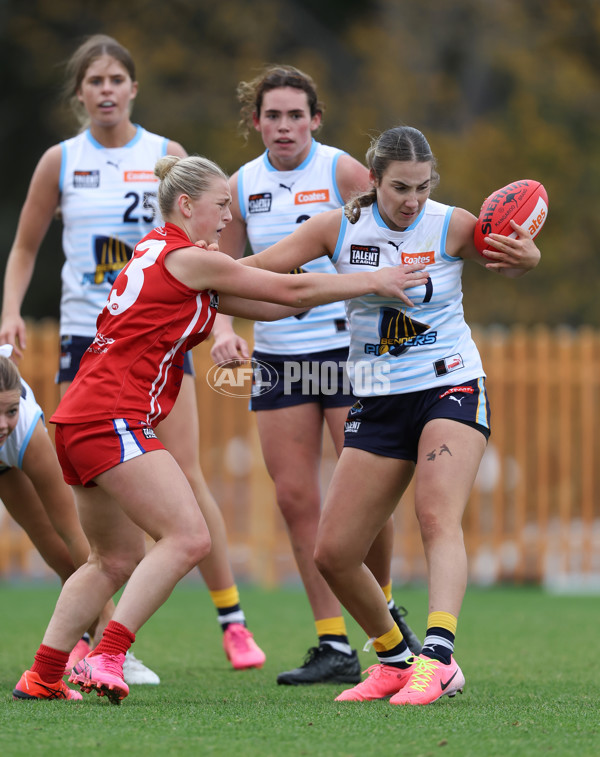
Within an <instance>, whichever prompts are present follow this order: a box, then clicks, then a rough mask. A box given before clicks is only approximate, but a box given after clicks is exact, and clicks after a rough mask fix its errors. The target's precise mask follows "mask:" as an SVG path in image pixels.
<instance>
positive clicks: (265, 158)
mask: <svg viewBox="0 0 600 757" xmlns="http://www.w3.org/2000/svg"><path fill="white" fill-rule="evenodd" d="M318 144H319V143H318V142H317V141H315V139H314V138H313V140H312V142H311V145H310V150H309V152H308V155H307V156H306V158H304V160H303V161H302V163H300V165H299V166H296V168H291V169H290V170H291V171H302V169H303V168H306V166H307V165H308V164H309V163H310V161H311V160H312V159H313V157H314V154H315V152H316V150H317V146H318ZM263 163H264V164H265V167H266V169H267V171H277V173H286V172H285V171H281V170H280V169H279V168H275V166H274V165H273V164H272V163H271V161H270V160H269V151H268V150H265V151H264V153H263Z"/></svg>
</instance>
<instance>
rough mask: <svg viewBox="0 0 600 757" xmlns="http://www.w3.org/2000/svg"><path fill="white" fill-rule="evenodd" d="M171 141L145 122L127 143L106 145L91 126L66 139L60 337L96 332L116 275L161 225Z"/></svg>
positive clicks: (93, 333)
mask: <svg viewBox="0 0 600 757" xmlns="http://www.w3.org/2000/svg"><path fill="white" fill-rule="evenodd" d="M167 145H168V140H167V139H165V137H159V136H158V135H157V134H151V133H150V132H148V131H146V130H145V129H143V128H142V127H141V126H138V127H137V133H136V135H135V137H134V138H133V139H132V140H131V142H129V143H128V144H126V145H124V146H123V147H111V148H107V147H103V146H102V145H101V144H100V143H99V142H97V141H96V140H95V139H94V137H93V136H92V135H91V133H90V131H89V130H86V131H84V132H82V133H81V134H78V135H77V136H76V137H73V138H72V139H68V140H66V141H65V142H62V143H61V147H62V165H61V172H60V191H61V213H62V221H63V224H64V228H63V251H64V254H65V263H64V265H63V269H62V296H61V304H60V333H61V335H66V334H70V335H72V336H89V337H93V336H95V334H96V319H97V317H98V314H99V313H100V311H101V310H102V308H103V307H104V303H105V302H106V298H107V297H108V294H109V292H110V289H111V287H112V285H113V283H114V280H115V278H116V276H117V274H118V273H119V271H120V270H121V268H123V266H124V265H125V263H127V261H128V260H129V258H130V257H131V254H132V251H133V248H134V247H135V245H136V244H137V243H138V242H139V241H140V239H141V238H142V237H144V236H145V235H146V234H147V233H148V232H149V231H151V230H152V229H153V228H154V227H155V226H159V225H160V224H161V223H162V218H161V216H160V213H159V210H158V203H157V199H156V198H157V187H158V179H157V178H156V177H155V176H154V166H155V164H156V161H157V160H158V159H159V158H161V157H162V156H163V155H165V154H166V152H167Z"/></svg>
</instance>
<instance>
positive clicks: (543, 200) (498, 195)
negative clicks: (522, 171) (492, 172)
mask: <svg viewBox="0 0 600 757" xmlns="http://www.w3.org/2000/svg"><path fill="white" fill-rule="evenodd" d="M547 217H548V195H547V193H546V190H545V189H544V185H543V184H540V182H539V181H533V179H521V180H520V181H513V182H512V184H507V185H506V186H505V187H502V189H497V190H496V191H495V192H492V194H491V195H490V196H489V197H487V198H486V199H485V200H484V201H483V205H482V206H481V210H480V212H479V218H478V219H477V223H476V224H475V233H474V235H473V241H474V243H475V247H476V248H477V250H478V251H479V252H480V253H481V254H482V255H483V256H484V257H485V254H484V251H485V250H486V249H489V248H488V247H487V245H486V243H485V241H484V237H486V236H488V235H489V234H503V235H504V236H507V237H516V236H517V235H516V233H515V232H514V231H513V228H512V226H511V225H510V221H511V219H512V220H513V221H515V222H516V223H518V224H519V226H524V227H525V228H526V229H527V231H528V232H529V236H530V237H531V238H532V239H533V238H534V237H536V236H537V235H538V234H539V232H540V230H541V228H542V226H543V225H544V222H545V220H546V218H547Z"/></svg>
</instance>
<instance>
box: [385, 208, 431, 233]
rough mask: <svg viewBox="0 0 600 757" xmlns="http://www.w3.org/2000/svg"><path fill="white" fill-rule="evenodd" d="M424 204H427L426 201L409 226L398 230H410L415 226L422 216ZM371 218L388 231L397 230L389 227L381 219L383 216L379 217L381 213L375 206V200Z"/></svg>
mask: <svg viewBox="0 0 600 757" xmlns="http://www.w3.org/2000/svg"><path fill="white" fill-rule="evenodd" d="M426 206H427V203H425V204H424V205H423V209H422V210H421V212H420V213H419V215H418V216H417V217H416V218H415V220H414V221H413V222H412V223H411V225H410V226H407V227H406V228H405V229H400V231H412V230H413V229H414V228H415V226H417V224H418V223H419V221H420V220H421V218H423V216H424V215H425V208H426ZM373 218H374V220H375V223H376V224H377V225H378V226H381V227H382V228H384V229H389V231H398V229H391V228H390V227H389V226H388V225H387V223H386V222H385V221H384V220H383V218H382V217H381V214H380V212H379V208H378V206H377V202H374V203H373Z"/></svg>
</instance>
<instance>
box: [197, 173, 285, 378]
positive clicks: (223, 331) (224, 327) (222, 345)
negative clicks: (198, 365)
mask: <svg viewBox="0 0 600 757" xmlns="http://www.w3.org/2000/svg"><path fill="white" fill-rule="evenodd" d="M238 175H239V171H236V172H235V173H234V174H233V176H232V177H231V178H230V179H229V186H230V187H231V216H232V218H231V221H230V222H229V223H228V224H227V226H226V227H225V228H224V229H223V231H222V232H221V239H220V244H219V246H220V247H221V249H222V250H223V252H226V253H227V254H228V255H229V256H230V257H232V258H233V259H234V260H239V259H241V258H242V257H243V256H244V251H245V249H246V242H247V240H248V237H247V233H246V222H245V221H244V219H243V218H242V211H241V210H240V203H239V197H238ZM231 305H232V307H233V303H231ZM273 307H275V306H273ZM242 309H243V308H242ZM239 313H240V317H241V318H250V317H252V318H254V319H255V320H259V321H269V320H274V319H271V318H268V317H265V318H263V317H262V316H260V315H255V316H245V315H241V311H239ZM233 315H238V310H237V309H236V308H235V307H233V309H229V308H228V307H226V306H225V303H224V301H221V302H220V304H219V314H218V315H217V317H216V318H215V324H214V326H213V330H212V337H213V346H212V348H211V351H210V356H211V358H212V359H213V361H214V362H215V363H219V364H220V365H226V364H228V363H231V364H236V363H243V362H245V361H246V360H249V359H250V350H249V349H248V343H247V342H246V340H245V339H244V338H243V337H241V336H240V335H239V334H236V332H235V330H234V328H233V318H232V316H233ZM278 317H279V318H282V317H283V316H281V315H280V316H278Z"/></svg>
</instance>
